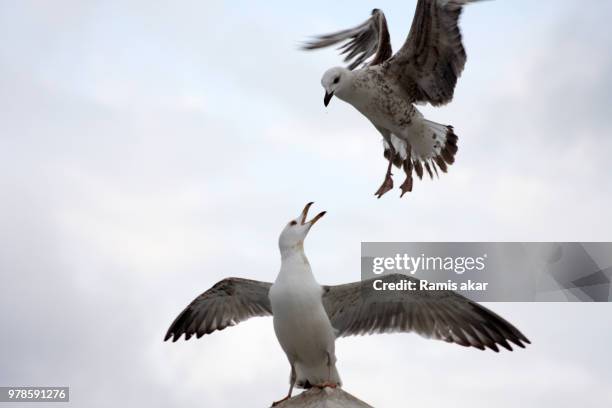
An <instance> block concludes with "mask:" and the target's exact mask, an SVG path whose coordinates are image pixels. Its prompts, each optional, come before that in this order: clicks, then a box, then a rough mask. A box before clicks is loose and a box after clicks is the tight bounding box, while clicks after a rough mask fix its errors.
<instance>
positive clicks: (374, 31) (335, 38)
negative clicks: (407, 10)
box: [302, 9, 393, 70]
mask: <svg viewBox="0 0 612 408" xmlns="http://www.w3.org/2000/svg"><path fill="white" fill-rule="evenodd" d="M345 41H346V43H345V44H344V45H342V46H341V47H340V48H339V49H340V51H341V54H342V55H345V58H344V62H346V63H348V64H349V66H348V68H349V69H351V70H352V69H355V68H356V67H358V66H359V65H362V64H363V65H378V64H380V63H382V62H384V61H386V60H388V59H389V58H391V55H392V53H393V51H392V49H391V38H390V36H389V29H388V27H387V20H386V19H385V15H384V14H383V12H382V11H380V10H378V9H374V10H372V15H371V16H370V18H368V19H367V20H366V21H364V22H363V23H361V24H360V25H358V26H357V27H353V28H350V29H348V30H342V31H338V32H335V33H331V34H325V35H321V36H318V37H315V38H314V39H313V40H312V41H309V42H307V43H306V44H304V45H303V47H302V49H304V50H314V49H318V48H323V47H329V46H330V45H334V44H338V43H341V42H345ZM372 55H374V57H373V58H372V59H371V60H370V61H369V62H366V60H367V59H368V58H370V57H371V56H372Z"/></svg>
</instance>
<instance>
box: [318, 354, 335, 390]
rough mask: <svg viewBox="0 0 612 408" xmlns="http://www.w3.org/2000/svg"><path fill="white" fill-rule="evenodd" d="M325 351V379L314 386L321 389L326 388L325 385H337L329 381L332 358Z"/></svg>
mask: <svg viewBox="0 0 612 408" xmlns="http://www.w3.org/2000/svg"><path fill="white" fill-rule="evenodd" d="M326 353H327V381H325V382H324V383H321V384H317V385H315V387H317V388H321V389H323V388H326V387H329V388H336V387H338V384H336V383H333V382H332V381H331V369H332V358H331V355H330V354H329V352H326Z"/></svg>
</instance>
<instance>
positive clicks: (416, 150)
mask: <svg viewBox="0 0 612 408" xmlns="http://www.w3.org/2000/svg"><path fill="white" fill-rule="evenodd" d="M458 141H459V137H458V136H457V135H456V134H455V131H454V129H453V127H452V126H448V125H442V124H440V123H436V122H433V121H430V120H427V119H423V127H422V130H421V132H420V134H415V135H413V137H409V139H408V140H407V141H406V140H403V139H400V138H399V137H397V136H396V135H394V134H391V136H390V138H389V142H388V143H387V141H384V147H385V149H384V156H385V158H386V159H387V160H389V161H391V162H392V163H393V164H394V165H395V166H396V167H398V168H401V167H403V168H404V172H405V173H406V177H407V181H406V182H405V184H403V187H402V191H403V193H405V192H407V191H411V190H412V171H413V170H414V172H415V173H416V175H417V176H418V178H419V179H422V178H423V174H424V172H425V171H426V172H427V174H429V177H431V178H432V179H433V178H434V176H433V175H434V173H435V174H436V177H439V174H438V168H439V169H440V170H441V171H442V172H443V173H447V172H448V166H450V165H452V164H453V163H455V155H456V154H457V151H458V150H459V148H458V147H457V143H458ZM408 179H410V180H408ZM403 193H402V195H403Z"/></svg>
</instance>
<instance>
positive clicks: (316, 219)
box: [300, 203, 326, 227]
mask: <svg viewBox="0 0 612 408" xmlns="http://www.w3.org/2000/svg"><path fill="white" fill-rule="evenodd" d="M313 204H314V203H308V204H306V207H304V209H303V210H302V214H301V215H300V219H301V221H302V225H305V224H310V226H311V227H312V226H313V225H314V223H315V222H317V221H319V219H320V218H321V217H323V216H324V215H325V213H326V211H323V212H320V213H318V214H317V215H315V217H314V218H313V219H312V220H310V221H308V222H306V217H307V216H308V210H309V209H310V206H312V205H313Z"/></svg>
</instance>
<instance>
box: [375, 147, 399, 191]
mask: <svg viewBox="0 0 612 408" xmlns="http://www.w3.org/2000/svg"><path fill="white" fill-rule="evenodd" d="M394 157H395V149H394V148H393V146H391V147H390V148H389V157H388V159H389V166H388V167H387V173H386V174H385V180H384V181H383V183H382V185H381V186H380V188H379V189H378V190H377V191H376V193H374V195H375V196H377V197H378V198H380V197H382V196H383V194H385V193H386V192H387V191H389V190H391V189H392V188H393V178H392V177H391V176H392V174H391V167H392V166H393V158H394Z"/></svg>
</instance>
